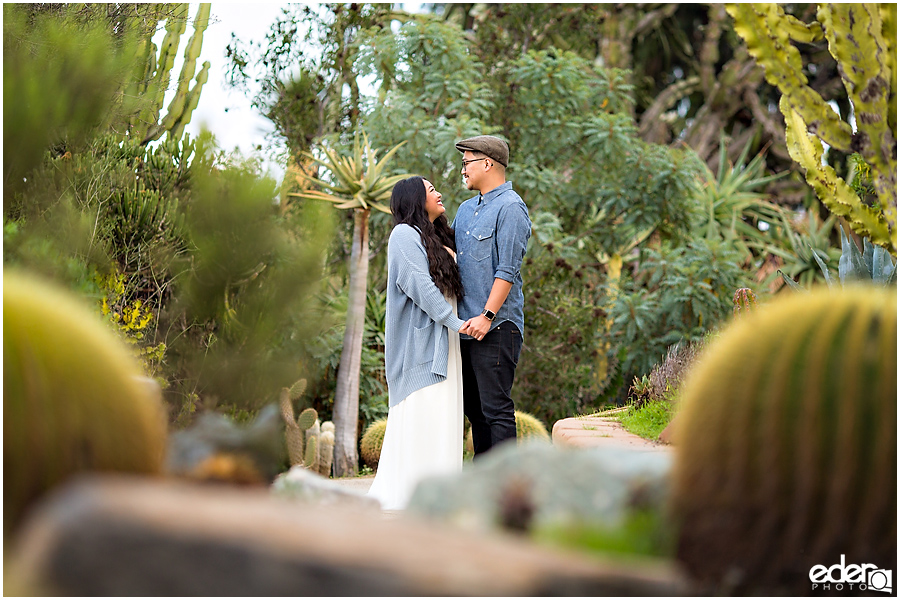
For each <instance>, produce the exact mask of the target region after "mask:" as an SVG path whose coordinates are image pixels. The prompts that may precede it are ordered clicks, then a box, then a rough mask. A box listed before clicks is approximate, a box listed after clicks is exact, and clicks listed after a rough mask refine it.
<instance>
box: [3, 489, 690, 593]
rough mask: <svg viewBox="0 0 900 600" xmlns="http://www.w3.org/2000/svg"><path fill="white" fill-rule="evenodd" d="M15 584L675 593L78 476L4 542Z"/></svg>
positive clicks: (384, 531) (278, 508) (506, 548)
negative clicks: (11, 541)
mask: <svg viewBox="0 0 900 600" xmlns="http://www.w3.org/2000/svg"><path fill="white" fill-rule="evenodd" d="M7 550H8V551H9V553H8V554H7V555H6V556H5V558H6V559H8V560H9V564H10V572H15V573H17V574H18V575H19V576H20V577H21V579H22V582H23V583H22V584H21V585H22V586H24V588H23V589H33V590H41V591H43V592H46V593H47V594H52V595H76V596H136V595H139V596H426V595H427V596H431V595H437V596H457V595H477V596H528V595H539V596H543V595H579V596H601V595H648V596H658V595H689V594H690V591H691V590H690V588H689V587H688V586H687V585H686V584H685V580H684V579H683V576H682V575H681V574H680V572H679V571H678V570H677V569H676V568H675V567H674V566H673V565H672V563H668V562H661V561H644V562H641V561H638V562H635V561H629V562H627V563H617V562H615V561H611V560H609V559H606V560H599V559H596V558H590V557H588V556H585V555H581V554H575V553H571V552H570V553H565V552H561V551H557V550H548V549H545V548H540V547H536V546H534V545H533V544H528V543H526V542H525V541H523V540H521V539H519V538H513V537H511V536H498V535H477V534H471V533H466V532H462V531H459V530H454V529H449V528H446V527H444V526H441V525H440V524H435V523H428V522H424V521H417V520H414V519H408V518H405V517H403V516H398V517H394V518H389V519H386V518H385V517H383V516H382V515H381V514H380V513H378V512H370V511H359V510H357V509H354V508H351V507H346V506H344V507H339V506H327V507H326V506H315V505H308V504H300V503H297V502H288V501H285V500H283V499H278V498H275V497H273V496H272V495H271V494H269V493H268V492H266V491H264V490H261V489H258V488H238V487H234V486H224V485H212V484H197V483H193V482H187V481H177V480H159V479H156V480H151V479H145V478H137V477H131V478H127V477H121V476H120V477H100V476H94V477H92V478H85V479H82V480H81V481H78V482H76V483H74V484H71V485H69V486H66V487H64V488H61V489H59V490H58V491H57V492H56V493H55V494H54V495H53V496H51V497H50V498H49V500H48V501H47V502H45V503H43V504H42V505H40V506H38V507H37V511H36V512H35V513H32V518H31V519H30V520H29V522H28V523H26V526H25V528H24V529H23V533H22V536H21V537H20V538H19V539H18V540H16V543H15V544H12V545H11V547H7Z"/></svg>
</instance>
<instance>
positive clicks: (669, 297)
mask: <svg viewBox="0 0 900 600" xmlns="http://www.w3.org/2000/svg"><path fill="white" fill-rule="evenodd" d="M642 254H643V257H642V261H641V262H640V263H639V265H638V267H637V269H636V272H635V274H634V275H633V276H631V277H630V278H629V279H628V281H627V282H626V283H624V284H623V286H622V287H623V289H622V293H621V294H620V295H619V296H618V297H617V299H616V301H615V304H614V305H613V306H612V308H611V310H610V313H609V318H610V319H611V322H612V325H611V328H610V333H609V335H610V338H611V340H612V346H611V347H612V350H611V352H614V353H621V355H620V356H619V357H618V358H619V359H620V364H621V366H620V368H621V369H622V371H623V373H626V374H631V375H634V374H640V373H648V372H650V369H651V367H652V366H653V365H654V364H655V363H656V362H658V361H659V359H660V357H662V356H663V355H664V353H665V352H666V348H668V347H669V346H671V345H673V344H675V343H676V342H679V341H681V340H684V341H685V342H691V341H695V340H701V339H703V337H704V336H705V335H706V333H707V331H709V330H710V329H713V328H714V327H716V325H718V324H719V323H721V322H723V321H724V320H726V319H727V318H728V317H729V316H730V315H731V312H732V295H733V292H734V290H735V289H737V288H740V287H746V283H747V282H746V278H747V274H746V273H744V272H743V271H742V270H741V268H740V266H739V263H740V259H739V258H738V255H737V253H736V251H735V250H733V249H732V248H731V247H730V246H729V245H728V244H726V243H724V242H721V241H710V240H706V239H703V238H700V239H697V240H694V241H692V242H690V243H689V244H687V245H686V246H677V247H673V246H672V245H669V244H664V245H662V246H661V247H660V248H659V249H648V250H647V251H645V252H643V253H642ZM631 375H629V376H628V377H627V379H626V380H629V379H631Z"/></svg>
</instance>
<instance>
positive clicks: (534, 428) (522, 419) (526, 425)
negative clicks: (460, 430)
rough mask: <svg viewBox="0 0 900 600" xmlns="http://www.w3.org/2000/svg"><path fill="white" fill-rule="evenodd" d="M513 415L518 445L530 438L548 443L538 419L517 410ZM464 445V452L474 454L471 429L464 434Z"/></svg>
mask: <svg viewBox="0 0 900 600" xmlns="http://www.w3.org/2000/svg"><path fill="white" fill-rule="evenodd" d="M515 415H516V440H517V443H518V444H522V443H523V442H525V441H527V440H529V439H531V438H537V439H541V440H546V441H548V442H549V441H550V433H549V432H548V431H547V427H546V426H545V425H544V423H543V422H542V421H541V420H540V419H538V418H537V417H535V416H534V415H530V414H528V413H526V412H522V411H520V410H517V411H516V413H515ZM464 445H465V450H466V452H468V453H469V454H474V453H475V443H474V442H473V441H472V428H471V427H470V428H469V429H468V431H467V432H466V438H465V443H464Z"/></svg>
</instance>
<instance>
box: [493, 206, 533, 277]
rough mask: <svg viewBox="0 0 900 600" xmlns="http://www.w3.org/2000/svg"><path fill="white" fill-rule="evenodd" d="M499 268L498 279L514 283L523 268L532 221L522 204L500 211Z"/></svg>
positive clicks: (498, 220) (498, 227) (495, 272)
mask: <svg viewBox="0 0 900 600" xmlns="http://www.w3.org/2000/svg"><path fill="white" fill-rule="evenodd" d="M495 235H496V236H497V253H498V255H499V256H498V261H497V268H496V270H495V271H494V277H495V278H496V279H502V280H504V281H508V282H510V283H514V282H515V281H516V278H517V277H518V276H519V270H520V269H521V268H522V260H523V259H524V258H525V248H526V247H527V244H528V238H530V237H531V219H529V218H528V212H527V209H526V208H525V206H524V205H522V204H510V205H509V206H505V207H504V208H503V210H501V211H500V216H499V218H498V219H497V232H496V233H495Z"/></svg>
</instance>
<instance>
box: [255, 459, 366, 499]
mask: <svg viewBox="0 0 900 600" xmlns="http://www.w3.org/2000/svg"><path fill="white" fill-rule="evenodd" d="M272 492H273V493H274V494H275V495H276V496H280V497H282V498H288V499H295V500H302V501H304V502H314V503H317V504H335V503H345V504H346V503H352V504H355V505H356V506H359V507H368V508H372V509H379V510H380V508H381V505H380V504H379V503H378V500H376V499H374V498H369V497H368V496H366V495H365V494H364V493H361V492H358V491H355V490H352V489H348V488H347V487H345V486H342V485H340V484H339V483H337V482H336V481H332V480H331V479H329V478H327V477H323V476H321V475H319V474H318V473H313V472H312V471H310V470H309V469H307V468H304V467H303V466H302V465H297V466H295V467H291V470H290V471H288V472H286V473H283V474H281V475H279V476H278V477H277V478H276V479H275V482H274V483H273V484H272Z"/></svg>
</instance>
